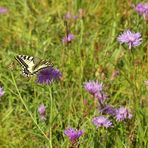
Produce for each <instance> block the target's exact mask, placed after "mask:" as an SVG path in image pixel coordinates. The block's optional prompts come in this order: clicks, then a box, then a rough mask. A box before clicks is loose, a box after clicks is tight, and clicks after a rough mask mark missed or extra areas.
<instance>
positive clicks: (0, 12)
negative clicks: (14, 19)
mask: <svg viewBox="0 0 148 148" xmlns="http://www.w3.org/2000/svg"><path fill="white" fill-rule="evenodd" d="M7 12H8V9H7V8H4V7H0V14H4V13H7Z"/></svg>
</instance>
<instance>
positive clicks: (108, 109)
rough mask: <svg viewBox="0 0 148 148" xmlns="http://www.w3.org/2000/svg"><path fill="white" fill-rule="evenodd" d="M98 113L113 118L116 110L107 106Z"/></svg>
mask: <svg viewBox="0 0 148 148" xmlns="http://www.w3.org/2000/svg"><path fill="white" fill-rule="evenodd" d="M100 112H101V113H103V114H110V115H113V116H114V115H115V114H116V109H114V108H113V107H111V106H109V105H106V106H105V107H104V108H102V109H100Z"/></svg>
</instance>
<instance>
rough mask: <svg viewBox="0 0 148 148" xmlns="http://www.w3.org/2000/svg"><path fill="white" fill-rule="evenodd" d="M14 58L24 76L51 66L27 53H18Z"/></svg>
mask: <svg viewBox="0 0 148 148" xmlns="http://www.w3.org/2000/svg"><path fill="white" fill-rule="evenodd" d="M16 60H17V61H18V62H19V63H20V64H21V66H22V70H23V74H24V75H25V76H30V75H33V74H36V73H37V72H38V71H40V70H42V69H44V68H47V67H49V66H51V64H49V63H48V62H46V61H44V60H41V59H39V58H34V57H32V56H27V55H18V56H16Z"/></svg>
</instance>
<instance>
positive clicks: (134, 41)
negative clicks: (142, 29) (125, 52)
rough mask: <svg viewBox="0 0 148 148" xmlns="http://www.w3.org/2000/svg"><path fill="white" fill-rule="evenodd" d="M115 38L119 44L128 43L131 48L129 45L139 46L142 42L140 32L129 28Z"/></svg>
mask: <svg viewBox="0 0 148 148" xmlns="http://www.w3.org/2000/svg"><path fill="white" fill-rule="evenodd" d="M117 40H118V41H119V42H120V43H121V44H123V43H126V44H128V46H129V49H131V47H137V46H139V45H140V44H141V42H142V38H141V34H140V33H139V32H138V33H133V32H131V31H130V30H127V31H124V32H123V33H122V34H121V35H119V37H118V38H117Z"/></svg>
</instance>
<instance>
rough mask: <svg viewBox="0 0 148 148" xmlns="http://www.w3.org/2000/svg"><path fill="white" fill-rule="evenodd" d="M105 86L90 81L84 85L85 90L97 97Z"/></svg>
mask: <svg viewBox="0 0 148 148" xmlns="http://www.w3.org/2000/svg"><path fill="white" fill-rule="evenodd" d="M102 87H103V84H102V83H100V84H99V83H98V82H94V81H89V82H85V83H84V88H85V89H86V90H87V91H88V92H89V93H90V94H92V95H93V96H95V94H96V93H98V92H100V91H102V89H103V88H102Z"/></svg>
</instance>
